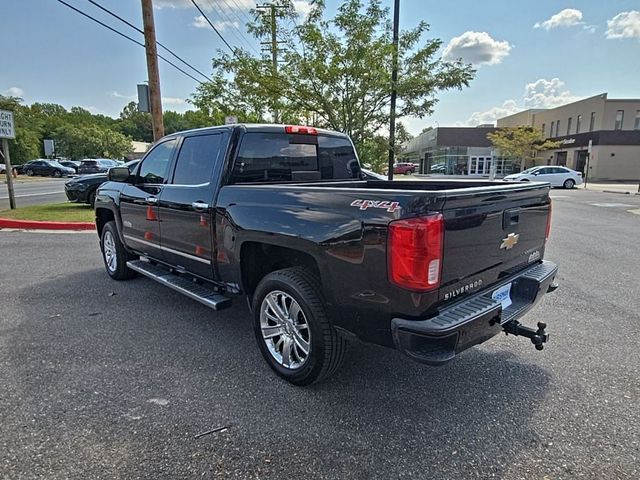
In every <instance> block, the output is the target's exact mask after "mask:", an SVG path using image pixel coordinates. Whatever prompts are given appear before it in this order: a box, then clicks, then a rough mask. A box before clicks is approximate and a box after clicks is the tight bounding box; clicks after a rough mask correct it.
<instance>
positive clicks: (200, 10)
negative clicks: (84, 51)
mask: <svg viewBox="0 0 640 480" xmlns="http://www.w3.org/2000/svg"><path fill="white" fill-rule="evenodd" d="M58 1H60V0H58ZM191 3H193V6H194V7H196V8H197V9H198V11H199V12H200V15H202V16H203V17H204V19H205V20H206V21H207V23H208V24H209V25H210V26H211V28H213V31H214V32H216V33H217V34H218V36H219V37H220V40H222V41H223V42H224V44H225V45H226V46H227V48H228V49H229V50H230V51H231V53H233V54H234V55H236V51H235V50H234V49H233V48H232V47H231V45H229V42H227V40H226V39H225V38H224V37H223V36H222V34H221V33H220V32H219V31H218V29H217V28H216V27H215V26H214V25H213V23H211V20H209V17H207V15H206V14H205V13H204V12H203V11H202V9H201V8H200V6H199V5H198V4H197V3H196V0H191Z"/></svg>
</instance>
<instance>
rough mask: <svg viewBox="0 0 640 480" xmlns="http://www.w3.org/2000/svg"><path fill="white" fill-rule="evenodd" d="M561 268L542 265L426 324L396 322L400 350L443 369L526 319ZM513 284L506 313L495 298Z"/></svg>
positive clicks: (393, 325)
mask: <svg viewBox="0 0 640 480" xmlns="http://www.w3.org/2000/svg"><path fill="white" fill-rule="evenodd" d="M557 272H558V266H557V265H556V264H554V263H552V262H548V261H542V262H541V263H538V264H536V265H534V266H532V267H530V268H527V269H526V270H523V271H522V272H520V273H518V274H516V275H514V276H512V277H509V278H508V279H505V280H503V281H500V283H497V284H495V285H492V286H491V288H489V289H486V290H484V291H482V292H479V293H478V294H476V295H474V296H472V297H469V298H467V299H465V300H463V301H461V302H458V303H456V304H453V305H451V306H449V307H447V308H445V309H442V310H441V311H440V313H439V314H438V315H436V316H435V317H432V318H429V319H426V320H408V319H402V318H394V319H393V320H391V331H392V334H393V342H394V344H395V346H396V348H397V349H398V350H400V351H402V352H403V353H404V354H406V355H407V356H409V357H411V358H412V359H414V360H417V361H419V362H422V363H426V364H429V365H442V364H444V363H446V362H448V361H449V360H451V359H453V358H454V357H455V356H456V355H457V354H458V353H460V352H462V351H464V350H466V349H467V348H470V347H472V346H474V345H477V344H479V343H482V342H484V341H486V340H488V339H490V338H491V337H493V336H495V335H497V334H498V333H500V332H501V331H502V330H503V325H505V324H506V323H508V322H511V321H514V320H517V319H519V318H520V317H522V316H523V315H524V314H525V313H527V312H528V311H529V310H530V309H531V308H533V306H534V305H535V304H536V303H538V302H539V301H540V299H542V297H543V296H544V294H545V293H547V291H549V289H550V288H552V289H553V287H555V285H554V284H553V280H554V279H555V276H556V273H557ZM509 283H511V301H512V303H511V305H509V306H508V307H507V308H506V309H504V310H503V308H502V305H501V303H500V302H499V301H497V300H494V299H493V298H491V295H492V294H493V293H494V292H495V291H496V290H497V289H499V288H500V287H503V286H505V285H508V284H509Z"/></svg>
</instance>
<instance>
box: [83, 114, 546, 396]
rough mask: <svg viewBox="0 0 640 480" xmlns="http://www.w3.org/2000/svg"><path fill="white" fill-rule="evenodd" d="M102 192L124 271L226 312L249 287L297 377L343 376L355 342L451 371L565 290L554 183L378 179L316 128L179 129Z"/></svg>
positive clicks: (109, 266)
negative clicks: (554, 244)
mask: <svg viewBox="0 0 640 480" xmlns="http://www.w3.org/2000/svg"><path fill="white" fill-rule="evenodd" d="M108 177H109V180H110V181H108V182H107V183H105V184H103V185H102V186H101V187H100V188H99V190H98V192H97V195H96V201H95V211H96V224H97V231H98V235H99V236H100V246H101V249H102V252H103V259H104V263H105V266H106V270H107V272H108V274H109V275H110V276H111V277H112V278H114V279H116V280H123V279H126V278H130V277H132V276H133V275H135V274H136V273H140V274H142V275H145V276H147V277H150V278H152V279H154V280H156V281H157V282H159V283H161V284H164V285H166V286H168V287H170V288H173V289H174V290H177V291H179V292H181V293H183V294H185V295H187V296H189V297H191V298H192V299H194V300H197V301H199V302H201V303H203V304H204V305H207V306H209V307H211V308H213V309H215V310H218V309H221V308H225V307H228V306H230V304H231V296H232V295H245V296H246V297H247V299H248V303H249V306H250V309H251V311H252V314H253V318H254V329H255V334H256V338H257V342H258V346H259V348H260V350H261V352H262V354H263V356H264V358H265V359H266V361H267V362H268V364H269V365H270V366H271V368H272V369H273V370H274V371H275V372H276V373H277V374H279V375H280V376H281V377H283V378H285V379H286V380H288V381H290V382H292V383H294V384H296V385H308V384H310V383H313V382H315V381H318V380H320V379H322V378H324V377H326V376H328V375H329V374H331V373H333V372H334V371H335V370H336V368H337V367H338V366H339V364H340V362H341V360H342V358H343V357H344V353H345V349H346V346H347V344H348V343H349V341H351V340H354V339H359V340H361V341H364V342H371V343H375V344H379V345H384V346H387V347H392V348H397V349H398V350H400V351H401V352H403V353H404V354H406V355H407V356H409V357H410V358H412V359H414V360H417V361H420V362H423V363H426V364H429V365H441V364H443V363H445V362H447V361H449V360H451V359H452V358H453V357H454V356H455V355H457V354H458V353H460V352H462V351H463V350H465V349H467V348H469V347H471V346H473V345H476V344H479V343H481V342H484V341H485V340H488V339H489V338H491V337H493V336H494V335H496V334H497V333H499V332H503V331H504V332H507V333H509V334H513V335H523V336H526V337H528V338H529V339H531V342H532V343H533V344H534V345H535V347H536V348H537V349H539V350H541V349H542V348H543V345H544V343H545V342H546V341H547V333H546V331H545V328H546V325H545V324H544V323H542V322H540V323H538V324H537V327H533V328H531V327H526V326H524V325H522V324H520V322H519V319H520V318H521V317H522V316H523V315H524V314H525V313H526V312H527V311H528V310H529V309H531V308H532V307H533V305H535V304H536V303H537V302H538V301H539V300H540V299H541V298H542V296H543V295H544V294H545V293H547V292H549V291H552V290H554V289H555V288H556V287H557V285H556V284H555V282H554V278H555V276H556V272H557V266H556V265H554V264H553V263H551V262H548V261H545V260H543V256H544V249H545V244H546V241H547V238H548V236H549V227H550V221H551V200H550V198H549V188H550V187H549V184H546V183H535V182H531V183H520V182H513V183H509V182H503V181H500V182H491V181H484V180H456V179H452V180H441V179H431V180H424V181H395V182H388V181H384V180H371V177H370V176H369V177H365V176H364V175H363V173H362V172H361V170H360V164H359V162H358V158H357V155H356V152H355V150H354V147H353V144H352V142H351V140H350V139H349V138H348V137H347V136H345V135H343V134H340V133H336V132H331V131H326V130H321V129H315V128H312V127H302V126H285V125H230V126H222V127H212V128H205V129H199V130H192V131H188V132H182V133H176V134H173V135H169V136H167V137H165V138H163V139H162V140H160V141H159V142H157V143H156V144H155V146H154V147H153V148H152V149H151V150H150V151H149V152H148V153H147V154H146V156H145V157H144V158H143V159H142V161H141V162H140V164H139V165H138V166H137V168H136V169H135V170H134V171H133V172H130V171H129V170H128V169H127V168H122V167H115V168H112V169H111V170H110V171H109V174H108Z"/></svg>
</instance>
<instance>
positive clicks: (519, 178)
mask: <svg viewBox="0 0 640 480" xmlns="http://www.w3.org/2000/svg"><path fill="white" fill-rule="evenodd" d="M504 180H506V181H516V182H549V183H550V184H551V186H552V187H564V188H573V187H575V186H576V185H581V184H582V173H580V172H576V171H575V170H571V169H570V168H567V167H555V166H547V167H533V168H528V169H527V170H524V171H522V172H520V173H514V174H512V175H507V176H506V177H504Z"/></svg>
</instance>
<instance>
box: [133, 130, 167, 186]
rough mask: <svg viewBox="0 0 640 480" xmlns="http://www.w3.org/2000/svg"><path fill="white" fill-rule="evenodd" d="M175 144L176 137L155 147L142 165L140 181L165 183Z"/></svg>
mask: <svg viewBox="0 0 640 480" xmlns="http://www.w3.org/2000/svg"><path fill="white" fill-rule="evenodd" d="M175 144H176V139H175V138H174V139H172V140H168V141H166V142H163V143H160V144H159V145H156V146H155V147H153V150H151V151H150V152H149V153H148V154H147V156H146V157H145V158H144V160H143V161H142V165H140V170H139V171H138V183H164V179H165V178H166V176H167V171H168V170H169V163H170V161H171V155H172V154H173V148H174V147H175Z"/></svg>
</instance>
